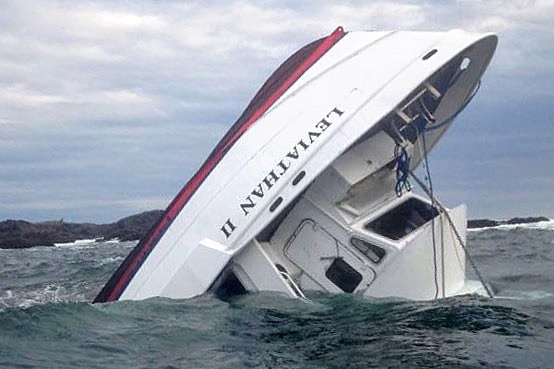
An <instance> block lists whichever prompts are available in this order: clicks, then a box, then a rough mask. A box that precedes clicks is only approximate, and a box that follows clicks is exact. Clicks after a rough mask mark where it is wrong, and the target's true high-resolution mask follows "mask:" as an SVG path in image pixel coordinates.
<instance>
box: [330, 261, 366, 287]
mask: <svg viewBox="0 0 554 369" xmlns="http://www.w3.org/2000/svg"><path fill="white" fill-rule="evenodd" d="M325 276H326V277H327V278H329V280H330V281H331V282H333V283H334V284H336V285H337V286H338V287H339V288H340V289H341V290H343V291H344V292H348V293H351V292H354V290H355V289H356V287H358V285H359V284H360V282H361V281H362V275H361V274H360V273H358V272H357V271H356V269H354V268H352V267H351V266H350V264H348V263H347V262H345V261H344V260H343V259H342V258H337V259H335V260H334V261H333V263H331V265H330V266H329V269H327V271H326V272H325Z"/></svg>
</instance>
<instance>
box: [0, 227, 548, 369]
mask: <svg viewBox="0 0 554 369" xmlns="http://www.w3.org/2000/svg"><path fill="white" fill-rule="evenodd" d="M134 244H135V243H134V242H122V243H119V242H111V243H94V242H89V241H81V242H76V243H73V244H66V245H58V246H56V247H35V248H31V249H24V250H0V368H91V369H92V368H149V369H154V368H168V369H169V368H195V369H197V368H286V369H292V368H403V369H407V368H554V221H550V222H541V223H536V224H531V225H525V226H503V227H497V228H490V229H481V230H477V231H471V232H470V233H469V234H468V245H469V250H470V253H471V254H472V255H473V257H474V259H475V262H476V264H477V265H478V266H479V267H480V269H481V272H482V274H483V276H484V278H485V279H486V280H487V281H488V282H489V283H490V285H491V286H492V287H493V289H494V290H495V292H496V294H497V296H498V297H497V298H495V299H490V298H485V297H479V296H459V297H455V298H449V299H445V300H440V301H434V302H411V301H399V300H391V299H385V300H376V299H366V298H361V297H359V296H354V295H327V294H321V295H314V296H311V302H309V303H307V302H303V301H299V300H293V299H284V298H282V297H280V296H278V295H274V294H270V293H263V294H252V295H247V296H243V297H239V298H236V299H234V300H231V301H227V302H224V301H221V300H219V299H217V298H215V297H213V296H210V295H206V296H201V297H198V298H195V299H192V300H171V299H162V298H155V299H150V300H147V301H140V302H131V301H127V302H117V303H110V304H95V305H92V304H91V303H90V301H91V300H92V299H93V298H94V296H95V295H96V293H97V292H98V291H99V290H100V288H101V287H102V286H103V284H104V283H105V282H106V281H107V280H108V278H109V277H110V276H111V274H112V272H113V271H114V270H115V269H116V268H117V267H118V265H119V264H120V263H121V261H122V260H123V258H124V257H125V256H126V255H127V254H128V253H129V252H130V251H131V249H132V247H133V246H134Z"/></svg>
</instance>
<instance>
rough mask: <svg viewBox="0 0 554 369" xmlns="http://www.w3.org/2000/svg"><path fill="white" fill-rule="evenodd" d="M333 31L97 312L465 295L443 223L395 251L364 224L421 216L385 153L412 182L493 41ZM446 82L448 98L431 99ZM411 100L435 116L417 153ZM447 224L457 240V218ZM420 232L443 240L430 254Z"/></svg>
mask: <svg viewBox="0 0 554 369" xmlns="http://www.w3.org/2000/svg"><path fill="white" fill-rule="evenodd" d="M341 32H342V30H337V31H335V33H333V34H332V35H331V36H329V38H328V39H325V40H324V41H323V44H319V46H318V49H316V51H315V53H317V52H318V50H319V49H321V48H322V46H321V45H323V46H326V47H327V46H329V45H325V42H327V41H329V39H330V38H332V37H334V38H333V39H332V40H331V41H332V44H331V41H329V43H330V44H331V45H330V46H329V47H328V48H327V49H325V51H324V52H323V53H322V54H321V55H317V58H315V57H313V55H314V52H313V53H312V54H310V55H309V56H308V58H307V59H309V58H310V57H312V59H316V60H308V61H309V62H310V63H312V64H310V65H309V66H308V67H307V68H305V70H301V72H302V73H297V74H299V75H297V76H295V75H294V73H295V72H294V71H293V72H292V75H293V76H292V77H290V75H289V77H287V78H288V79H287V81H288V80H290V81H292V82H290V83H289V84H288V85H287V83H285V84H284V85H283V86H284V87H283V88H282V90H281V91H279V88H281V87H282V86H280V87H279V88H277V92H276V93H278V94H277V95H275V94H273V95H272V96H273V97H274V100H275V101H272V100H271V97H270V98H269V100H265V101H266V102H265V105H266V106H263V104H262V108H260V109H261V110H260V109H258V110H255V111H254V113H253V114H252V115H251V116H250V119H249V120H248V121H247V122H246V123H245V124H243V125H239V126H234V127H233V129H232V131H231V132H230V133H229V134H228V135H227V136H226V138H224V140H223V141H222V143H220V145H218V147H217V148H216V150H214V152H213V153H212V155H211V156H210V158H208V160H207V161H206V163H205V164H204V165H203V167H202V168H201V169H200V170H199V172H198V173H197V175H196V176H195V177H193V179H192V180H191V181H190V182H189V183H188V184H187V186H185V188H184V189H183V191H181V193H180V194H179V195H178V196H177V197H176V199H175V200H174V201H173V202H172V204H170V206H169V207H168V209H167V211H166V215H165V216H164V217H163V218H162V220H161V221H160V223H159V224H157V225H156V227H154V229H153V230H152V231H151V232H150V234H149V235H148V236H147V237H146V238H145V240H142V241H141V243H140V244H139V245H138V246H137V248H136V249H135V250H134V251H133V253H132V254H131V255H130V256H129V257H128V258H127V260H126V261H125V262H124V264H123V265H122V266H121V267H120V269H119V270H118V271H117V272H116V274H114V276H113V277H112V279H111V280H110V282H109V283H108V284H107V285H106V287H105V288H104V290H103V291H102V292H101V293H100V295H99V296H98V297H97V299H96V301H98V302H104V301H113V300H118V299H120V300H121V299H144V298H148V297H152V296H165V297H171V298H190V297H193V296H196V295H199V294H202V293H205V292H208V291H217V289H218V288H219V287H221V286H223V285H226V284H228V285H231V284H232V283H231V282H233V283H234V284H237V283H239V284H240V285H241V286H239V287H241V288H239V289H243V290H246V291H259V290H271V291H278V292H282V293H285V294H287V295H289V296H299V297H302V296H303V291H307V290H311V289H315V290H321V291H327V292H344V291H345V289H344V288H346V289H348V291H346V292H354V293H360V294H364V295H368V296H377V297H381V296H398V297H405V298H410V299H432V298H437V297H445V296H450V295H453V294H455V293H457V291H459V290H460V289H461V288H462V286H463V285H464V283H465V255H464V252H463V250H462V248H461V245H459V243H457V242H456V241H455V240H452V238H450V236H449V232H450V231H449V227H450V225H448V224H447V222H445V221H444V219H443V217H444V214H443V215H441V214H437V215H435V216H434V217H431V219H430V220H428V221H426V222H425V224H423V225H421V227H419V228H418V229H417V230H415V231H414V232H412V233H410V234H407V235H406V236H405V237H401V238H400V239H398V240H393V239H390V238H388V237H386V236H383V235H382V234H379V232H374V231H371V230H370V229H368V228H367V224H368V222H371V221H372V220H374V219H376V218H377V217H379V214H384V213H386V212H387V211H388V210H391V209H393V208H395V207H396V206H398V205H401V204H403V203H404V202H405V201H408V200H410V199H413V200H410V201H413V204H416V205H414V206H424V205H417V204H427V205H429V202H428V201H427V200H424V199H423V198H420V197H417V196H415V195H412V194H411V193H408V194H404V195H403V196H401V197H397V196H396V194H395V190H394V188H395V169H394V168H391V163H393V164H394V160H395V157H394V149H395V147H396V146H398V145H400V146H402V147H404V148H405V149H406V151H407V153H408V155H409V157H410V158H411V165H410V169H414V168H415V167H416V166H417V165H418V164H419V163H420V162H421V161H422V160H423V158H424V156H425V155H426V152H428V151H429V150H430V149H431V148H432V147H433V146H434V145H435V143H436V142H437V141H438V139H439V138H440V137H441V136H442V134H443V133H444V132H445V130H446V129H447V128H448V126H449V125H450V124H451V121H452V118H453V117H454V116H455V115H456V114H457V112H458V111H459V110H460V109H462V108H463V107H464V105H465V104H466V103H467V101H468V99H469V98H470V96H471V95H472V93H473V92H474V90H475V88H476V86H477V84H478V83H479V79H480V77H481V75H482V74H483V72H484V70H485V68H486V67H487V65H488V63H489V61H490V59H491V57H492V54H493V52H494V49H495V47H496V42H497V39H496V36H494V35H490V34H471V33H466V32H462V31H450V32H351V33H346V34H343V33H341ZM320 51H321V50H320ZM464 59H468V60H470V63H469V65H467V66H463V65H462V64H463V63H465V62H464V61H463V60H464ZM303 65H304V64H303ZM306 65H307V64H306ZM447 74H448V76H447V77H448V78H449V84H448V86H447V87H444V86H442V88H439V87H437V86H438V84H440V83H439V82H441V81H443V82H441V83H442V84H443V85H444V80H445V78H446V77H445V75H447ZM293 77H294V78H293ZM291 78H293V79H291ZM285 87H286V88H285ZM418 94H420V95H418ZM433 99H434V100H433ZM412 100H413V101H412ZM267 101H269V103H268V102H267ZM422 101H436V102H432V104H434V105H437V106H435V107H434V108H433V109H432V110H433V111H432V122H431V120H429V119H428V118H429V117H427V120H428V122H427V123H425V122H424V123H425V124H427V126H426V127H425V130H424V131H425V141H426V144H425V145H424V146H425V147H423V148H422V140H423V139H422V138H420V136H419V134H418V133H417V132H416V134H415V139H414V138H413V137H411V136H410V134H409V132H408V130H409V129H411V127H413V126H415V124H416V123H417V122H418V121H419V120H418V119H421V118H417V119H416V118H415V117H416V113H417V114H420V115H425V112H424V111H422V109H426V108H421V107H417V106H419V105H421V104H422ZM262 102H263V101H262ZM418 109H419V110H418ZM414 112H415V113H414ZM410 119H412V120H413V122H409V120H410ZM254 123H255V124H254ZM233 130H234V131H233ZM398 130H400V131H398ZM422 132H423V131H422ZM226 139H227V141H226ZM411 139H413V140H414V142H411ZM410 204H411V203H410ZM422 211H423V210H422ZM450 215H451V217H452V218H453V219H454V223H455V224H456V227H457V230H458V232H460V233H462V234H463V235H464V238H465V208H464V207H459V208H456V209H454V210H451V211H450ZM310 221H311V222H312V223H309V222H310ZM309 224H312V225H309ZM310 227H311V228H310ZM314 229H318V231H314ZM431 233H433V234H434V236H435V238H436V237H439V236H440V237H441V238H440V239H435V241H433V242H431V243H433V244H434V245H435V246H434V247H433V249H434V250H430V247H431V246H430V239H432V235H431ZM356 235H357V237H358V238H360V239H362V240H364V241H367V242H370V243H372V244H374V245H375V246H376V247H377V248H380V249H381V250H383V251H384V256H382V257H381V258H380V259H379V260H378V261H377V262H375V261H372V260H371V259H369V258H368V257H367V255H364V254H363V253H361V252H360V251H359V250H358V249H356V247H354V246H353V245H352V242H351V239H352V237H353V236H356ZM445 239H446V241H445ZM335 241H336V242H335ZM299 242H300V243H299ZM333 242H335V243H336V245H335V246H336V247H335V248H337V250H338V252H337V253H334V254H333V253H330V251H331V249H332V248H333V247H334V246H333V247H332V246H330V245H331V244H333ZM306 243H311V248H310V247H307V246H306ZM376 250H377V249H376ZM380 252H381V251H378V253H380ZM325 258H327V259H325ZM333 263H335V264H333ZM344 263H346V264H347V266H345V265H344ZM330 268H331V271H329V270H330ZM348 268H352V269H354V270H355V272H356V273H358V274H360V275H361V278H360V280H359V281H358V282H357V283H356V286H354V288H353V289H352V285H353V284H354V283H353V282H352V283H350V284H345V285H342V286H341V285H337V283H336V280H335V282H333V281H332V280H331V279H333V278H334V279H336V278H339V279H340V278H341V275H340V273H346V274H345V275H348V273H350V269H348ZM330 273H331V274H332V273H338V274H337V275H338V277H337V276H335V275H332V276H331V279H329V275H330ZM352 274H353V275H354V273H352ZM230 275H232V277H229V276H230ZM228 277H229V278H231V279H232V281H231V279H229V280H227V282H229V281H231V282H229V283H226V278H228ZM355 280H356V281H357V280H358V278H357V275H356V278H355ZM340 283H342V282H340ZM340 283H339V284H340ZM350 289H352V290H350Z"/></svg>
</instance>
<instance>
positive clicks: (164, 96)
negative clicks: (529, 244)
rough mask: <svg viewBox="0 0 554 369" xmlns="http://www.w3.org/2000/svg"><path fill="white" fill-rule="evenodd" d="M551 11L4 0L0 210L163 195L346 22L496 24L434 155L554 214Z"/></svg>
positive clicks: (55, 212) (537, 7) (87, 212)
mask: <svg viewBox="0 0 554 369" xmlns="http://www.w3.org/2000/svg"><path fill="white" fill-rule="evenodd" d="M299 3H301V5H299ZM553 20H554V1H552V0H542V1H541V0H537V1H531V0H521V1H518V0H513V1H469V0H466V1H463V0H459V1H362V0H360V1H355V0H352V1H322V0H309V1H302V2H298V1H287V0H283V1H254V0H243V1H215V0H212V1H154V0H151V1H146V0H145V1H133V2H130V1H113V0H106V1H75V0H67V1H63V0H57V1H56V0H54V1H35V0H30V1H29V0H27V1H20V0H13V1H11V0H2V1H1V2H0V219H5V218H12V219H19V218H22V219H29V220H33V221H36V220H46V219H59V218H62V217H63V218H64V219H65V220H66V221H95V222H110V221H113V220H116V219H118V218H120V217H123V216H126V215H130V214H133V213H136V212H139V211H143V210H150V209H161V208H165V206H166V205H167V204H168V202H169V201H170V200H171V199H172V198H173V196H174V195H175V194H176V193H177V192H178V191H179V189H180V188H181V187H182V186H183V185H184V183H185V182H186V181H187V180H188V179H189V178H190V176H192V175H193V174H194V172H195V171H196V169H197V168H198V167H199V166H200V165H201V163H202V162H203V160H204V158H205V156H206V155H207V154H208V153H209V152H210V151H211V149H212V148H213V146H214V145H215V144H216V143H217V141H218V140H219V139H220V138H221V136H222V135H223V134H224V133H225V131H226V130H227V129H228V128H229V127H230V126H231V125H232V123H233V122H234V121H235V119H236V118H237V117H238V115H239V114H240V112H241V111H242V110H243V109H244V107H245V106H246V105H247V103H248V101H249V100H250V98H251V97H252V96H253V95H254V93H255V92H256V91H257V89H258V88H259V87H260V85H261V84H262V83H263V82H264V80H265V79H266V78H267V77H268V75H269V74H270V73H271V72H272V71H273V70H274V69H275V68H276V67H277V66H278V65H279V64H280V63H281V62H282V61H284V60H285V59H286V58H287V56H288V55H290V54H291V53H292V52H294V51H295V50H296V49H298V48H300V47H301V46H303V45H304V44H306V43H307V42H310V41H312V40H313V39H315V38H318V37H322V36H324V35H326V34H328V33H330V32H331V31H332V30H333V29H334V28H335V27H336V26H338V25H342V26H344V27H345V29H346V30H359V29H378V30H388V29H415V30H447V29H451V28H463V29H466V30H472V31H494V32H497V33H498V34H499V37H500V43H499V48H498V50H497V54H496V55H495V57H494V59H493V62H492V65H491V66H490V68H489V70H488V71H487V73H486V75H485V78H484V80H483V85H482V87H481V90H480V92H479V94H478V96H477V97H476V98H475V99H474V101H473V102H472V104H470V105H469V106H468V108H467V110H466V111H465V112H464V113H462V114H461V115H460V116H459V117H458V120H457V122H456V124H455V125H454V127H453V128H452V129H451V130H450V131H449V132H448V134H447V136H446V137H445V138H444V139H443V140H442V141H441V142H440V143H439V145H438V147H437V149H436V150H435V151H434V152H433V154H432V155H431V158H430V161H431V162H430V164H431V171H432V174H433V179H434V185H435V191H436V193H437V194H438V195H439V196H440V197H441V198H442V199H443V200H444V202H446V203H447V205H455V204H457V203H459V202H465V203H467V204H468V206H469V212H470V216H471V217H481V216H483V217H496V218H504V217H510V216H515V215H533V214H543V215H547V216H550V217H554V123H553V122H552V121H551V120H550V119H554V103H553V101H554V87H553V86H554V84H553V83H554V26H553V25H552V21H553Z"/></svg>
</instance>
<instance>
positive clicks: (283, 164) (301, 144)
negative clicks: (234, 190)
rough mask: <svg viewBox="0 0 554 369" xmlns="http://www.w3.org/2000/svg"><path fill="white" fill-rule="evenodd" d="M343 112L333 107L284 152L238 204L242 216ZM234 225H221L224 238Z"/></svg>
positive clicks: (229, 233) (245, 214)
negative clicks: (290, 148)
mask: <svg viewBox="0 0 554 369" xmlns="http://www.w3.org/2000/svg"><path fill="white" fill-rule="evenodd" d="M343 113H344V111H343V110H341V109H340V108H339V107H338V106H337V107H335V108H333V110H331V111H330V112H329V113H328V114H327V115H326V116H325V117H324V118H323V119H321V120H320V121H319V122H317V123H316V124H315V126H314V127H315V129H312V130H310V131H308V133H307V134H306V136H305V137H304V138H301V139H300V141H298V143H296V145H294V147H293V148H292V150H290V151H289V152H287V153H286V154H285V156H284V157H283V158H282V159H281V160H279V161H278V162H277V164H276V165H275V166H274V167H273V169H271V170H270V171H269V173H268V174H267V176H265V178H263V179H262V180H261V181H260V182H259V183H258V184H257V185H256V187H254V189H253V190H252V191H251V192H250V193H249V194H248V196H246V198H245V199H244V201H243V202H242V203H240V204H239V207H240V210H241V213H242V214H243V215H244V216H247V215H248V214H250V211H251V210H252V209H253V208H255V207H256V205H257V204H258V201H259V200H260V199H262V198H263V197H264V196H265V195H266V194H267V193H268V191H269V190H271V188H272V187H273V186H274V185H275V183H277V181H279V179H280V178H281V177H282V176H283V175H284V174H285V173H286V172H287V171H288V169H289V168H290V167H291V166H292V165H293V163H294V162H295V161H297V160H298V159H299V158H300V156H301V155H302V154H303V153H304V152H305V151H307V150H308V149H309V148H310V146H311V145H312V144H313V143H314V142H315V141H316V140H317V139H318V138H319V136H321V134H322V133H323V132H325V131H326V130H327V128H329V126H331V124H333V120H334V119H336V118H338V117H340V116H341V115H342V114H343ZM236 228H237V227H236V225H235V224H234V223H233V222H232V221H231V218H227V220H226V221H225V223H224V224H223V226H222V227H221V228H220V230H221V232H223V234H224V235H225V238H229V236H231V233H233V231H234V230H235V229H236Z"/></svg>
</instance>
